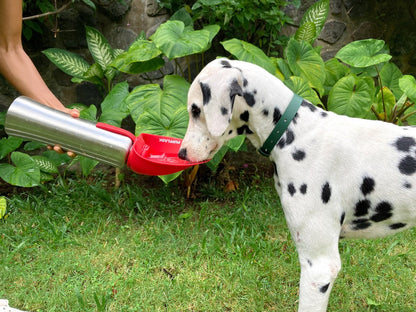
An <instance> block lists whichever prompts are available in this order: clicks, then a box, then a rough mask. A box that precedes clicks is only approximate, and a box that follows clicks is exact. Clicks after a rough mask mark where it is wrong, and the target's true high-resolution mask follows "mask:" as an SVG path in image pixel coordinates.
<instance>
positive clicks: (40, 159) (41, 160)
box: [32, 155, 59, 173]
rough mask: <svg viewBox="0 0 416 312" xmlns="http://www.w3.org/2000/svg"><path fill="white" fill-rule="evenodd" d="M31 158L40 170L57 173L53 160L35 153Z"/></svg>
mask: <svg viewBox="0 0 416 312" xmlns="http://www.w3.org/2000/svg"><path fill="white" fill-rule="evenodd" d="M32 159H33V160H34V161H35V163H36V165H37V166H38V167H39V169H40V171H43V172H45V173H59V170H58V167H57V166H56V165H55V163H54V162H53V161H51V160H50V159H48V158H47V157H45V156H40V155H35V156H32Z"/></svg>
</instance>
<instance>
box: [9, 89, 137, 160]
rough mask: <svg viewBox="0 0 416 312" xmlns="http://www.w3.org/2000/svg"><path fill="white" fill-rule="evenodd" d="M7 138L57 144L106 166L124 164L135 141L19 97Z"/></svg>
mask: <svg viewBox="0 0 416 312" xmlns="http://www.w3.org/2000/svg"><path fill="white" fill-rule="evenodd" d="M5 130H6V133H7V134H8V135H12V136H16V137H20V138H23V139H27V140H32V141H38V142H41V143H45V144H49V145H56V144H59V145H60V146H61V147H62V148H63V149H65V150H70V151H73V152H75V153H76V154H79V155H84V156H87V157H90V158H93V159H95V160H98V161H101V162H103V163H106V164H109V165H112V166H116V167H122V166H123V165H125V163H126V160H127V157H128V154H129V152H130V149H131V146H132V144H133V142H132V140H131V139H130V138H129V137H128V136H125V135H121V134H117V133H114V132H111V131H107V130H103V129H100V128H97V127H96V124H95V123H93V122H91V121H87V120H85V119H80V118H73V117H71V116H70V115H68V114H66V113H64V112H61V111H58V110H55V109H53V108H51V107H48V106H46V105H42V104H40V103H38V102H35V101H33V100H31V99H29V98H28V97H25V96H20V97H18V98H16V99H15V100H14V101H13V103H12V104H11V105H10V107H9V109H8V111H7V114H6V120H5Z"/></svg>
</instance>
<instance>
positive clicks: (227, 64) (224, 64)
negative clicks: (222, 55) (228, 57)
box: [221, 60, 232, 68]
mask: <svg viewBox="0 0 416 312" xmlns="http://www.w3.org/2000/svg"><path fill="white" fill-rule="evenodd" d="M221 65H222V67H223V68H232V66H231V64H230V62H228V61H225V60H223V61H221Z"/></svg>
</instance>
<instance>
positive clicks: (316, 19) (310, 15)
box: [299, 0, 329, 43]
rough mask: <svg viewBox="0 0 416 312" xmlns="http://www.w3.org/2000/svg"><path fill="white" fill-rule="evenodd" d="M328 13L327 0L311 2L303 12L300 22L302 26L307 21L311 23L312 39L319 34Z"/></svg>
mask: <svg viewBox="0 0 416 312" xmlns="http://www.w3.org/2000/svg"><path fill="white" fill-rule="evenodd" d="M328 13H329V0H321V1H318V2H315V3H314V4H312V5H311V6H310V7H309V9H308V10H307V11H306V12H305V14H304V15H303V17H302V20H301V22H300V25H301V27H300V28H299V29H301V28H302V26H303V25H305V24H308V23H313V24H314V26H315V27H314V28H315V34H314V39H313V40H312V42H310V43H313V41H315V39H316V38H318V36H319V34H320V33H321V31H322V28H323V27H324V25H325V22H326V19H327V18H328Z"/></svg>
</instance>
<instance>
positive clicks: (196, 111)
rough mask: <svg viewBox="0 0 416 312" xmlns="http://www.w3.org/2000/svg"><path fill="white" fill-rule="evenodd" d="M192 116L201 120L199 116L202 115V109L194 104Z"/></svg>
mask: <svg viewBox="0 0 416 312" xmlns="http://www.w3.org/2000/svg"><path fill="white" fill-rule="evenodd" d="M191 114H192V117H194V118H195V119H197V118H199V115H201V109H200V108H199V107H198V106H196V104H192V106H191Z"/></svg>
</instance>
